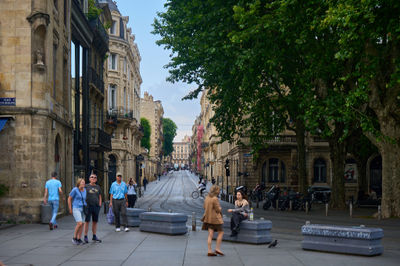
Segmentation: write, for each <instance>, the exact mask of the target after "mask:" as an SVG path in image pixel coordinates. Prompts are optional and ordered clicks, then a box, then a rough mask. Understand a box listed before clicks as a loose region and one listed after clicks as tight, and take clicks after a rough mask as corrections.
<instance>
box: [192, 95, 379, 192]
mask: <svg viewBox="0 0 400 266" xmlns="http://www.w3.org/2000/svg"><path fill="white" fill-rule="evenodd" d="M207 93H208V91H205V92H203V94H202V96H201V100H200V104H201V113H200V115H199V116H198V118H197V119H196V121H195V123H194V125H193V127H192V134H193V135H192V143H191V147H192V153H191V160H192V161H193V165H192V170H194V171H197V172H198V173H199V174H201V175H203V176H205V177H207V178H208V179H209V180H210V179H211V178H212V177H214V178H215V179H216V181H217V184H218V185H220V186H221V187H222V188H223V191H224V192H226V191H228V193H233V191H234V188H235V187H237V186H240V185H245V186H247V187H248V188H250V189H252V188H253V187H255V185H256V184H257V183H264V184H266V186H267V187H271V186H272V185H279V186H280V187H282V188H288V189H293V190H298V189H299V182H298V172H297V171H298V167H297V165H298V163H297V161H298V158H297V157H298V152H297V141H296V135H295V133H294V132H292V131H289V130H286V131H284V132H282V133H281V134H279V135H278V136H276V137H274V138H272V139H271V140H269V141H268V145H267V147H266V148H264V149H262V150H260V151H259V153H258V156H257V157H254V156H253V154H252V149H251V146H250V143H249V140H248V139H246V138H241V139H240V142H241V144H240V145H238V144H235V143H236V142H234V143H228V142H226V141H225V142H222V143H219V138H218V132H217V131H216V129H215V127H214V125H212V123H210V119H211V118H212V116H213V115H214V113H213V110H212V105H211V103H210V102H209V100H208V98H207ZM305 143H306V169H307V184H308V185H310V186H311V185H316V186H330V185H331V183H332V163H331V160H330V152H329V144H328V142H326V141H325V140H323V139H321V138H319V137H316V136H312V135H310V134H306V137H305ZM226 167H228V168H229V176H227V171H226ZM360 173H363V174H362V175H360ZM344 179H345V196H346V199H350V198H354V199H357V196H358V193H359V191H360V190H362V191H364V192H368V191H371V190H374V191H375V192H376V193H377V194H378V196H379V195H381V191H382V159H381V157H380V155H379V154H372V155H371V156H370V158H369V159H368V161H367V162H365V164H362V163H361V162H359V161H357V160H356V159H355V158H354V157H353V156H352V155H351V154H348V155H347V158H346V165H345V176H344Z"/></svg>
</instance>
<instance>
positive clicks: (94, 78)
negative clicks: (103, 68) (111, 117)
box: [89, 68, 104, 94]
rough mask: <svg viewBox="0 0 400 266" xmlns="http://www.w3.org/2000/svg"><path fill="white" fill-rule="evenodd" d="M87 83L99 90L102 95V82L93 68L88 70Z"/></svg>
mask: <svg viewBox="0 0 400 266" xmlns="http://www.w3.org/2000/svg"><path fill="white" fill-rule="evenodd" d="M89 82H90V83H92V84H93V85H94V86H96V88H97V89H99V90H100V92H101V93H102V94H104V81H103V79H102V78H101V77H100V75H99V74H97V72H96V70H94V69H93V68H89Z"/></svg>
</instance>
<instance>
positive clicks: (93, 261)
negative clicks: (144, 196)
mask: <svg viewBox="0 0 400 266" xmlns="http://www.w3.org/2000/svg"><path fill="white" fill-rule="evenodd" d="M105 220H106V219H105V215H104V214H102V215H101V216H100V222H99V226H98V227H99V230H98V233H97V235H98V237H99V238H101V239H102V240H103V242H102V243H89V244H86V245H83V246H74V245H73V244H72V242H71V238H72V234H73V229H74V226H75V222H74V220H73V217H72V216H67V217H64V218H61V219H59V229H57V230H53V231H50V230H49V229H48V225H41V224H29V225H16V226H13V227H8V228H6V229H2V230H0V261H2V262H3V263H4V264H5V265H8V266H11V265H38V266H45V265H51V266H53V265H74V266H77V265H107V266H112V265H146V266H147V265H199V266H200V265H201V266H204V265H208V266H212V265H229V266H235V265H257V266H259V265H274V266H275V265H324V266H328V265H371V266H372V265H374V266H376V265H398V259H399V258H400V248H399V245H398V243H400V240H398V241H396V242H397V243H396V245H390V248H385V252H384V254H383V255H381V256H376V257H362V256H351V255H342V254H332V253H322V252H312V251H305V250H302V249H301V240H302V237H301V235H300V234H292V235H287V234H282V233H279V232H278V233H274V232H273V233H272V235H273V238H277V239H279V243H278V246H277V247H276V248H270V249H269V248H267V245H258V246H257V245H246V244H237V243H230V242H223V244H222V250H223V252H225V254H226V256H224V257H220V256H219V257H207V256H206V253H207V247H206V238H207V232H205V231H199V230H198V231H195V232H192V231H189V233H188V234H186V235H183V236H167V235H161V234H152V233H144V232H140V231H139V229H138V228H131V231H130V232H127V233H125V232H118V233H117V232H115V231H114V227H113V226H111V225H108V224H107V223H106V221H105ZM0 229H1V227H0ZM198 229H199V227H198ZM226 233H229V232H226ZM89 239H91V233H90V234H89ZM214 244H215V243H213V245H214ZM393 244H394V243H393Z"/></svg>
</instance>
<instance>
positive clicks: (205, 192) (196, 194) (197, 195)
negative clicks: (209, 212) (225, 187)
mask: <svg viewBox="0 0 400 266" xmlns="http://www.w3.org/2000/svg"><path fill="white" fill-rule="evenodd" d="M207 195H208V192H207V191H205V190H204V191H203V193H202V194H200V191H199V190H198V189H196V190H195V191H193V192H192V198H193V199H197V198H198V197H199V196H201V197H202V198H205V197H207Z"/></svg>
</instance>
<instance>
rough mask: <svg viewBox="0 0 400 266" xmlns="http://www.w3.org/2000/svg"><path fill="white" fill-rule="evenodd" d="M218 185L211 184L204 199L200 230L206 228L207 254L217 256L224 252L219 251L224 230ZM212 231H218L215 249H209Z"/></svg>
mask: <svg viewBox="0 0 400 266" xmlns="http://www.w3.org/2000/svg"><path fill="white" fill-rule="evenodd" d="M220 190H221V189H220V188H219V186H216V185H214V186H212V187H211V189H210V193H209V194H208V196H207V197H206V199H205V200H204V215H203V218H202V219H201V221H202V222H203V226H202V230H208V239H207V247H208V252H207V256H217V254H219V255H221V256H223V255H224V253H222V251H221V242H222V237H223V235H224V230H223V227H222V225H223V224H224V221H223V219H222V208H221V205H220V204H219V200H218V195H219V192H220ZM214 231H216V232H218V236H217V244H216V246H215V251H212V249H211V243H212V238H213V235H214Z"/></svg>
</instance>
